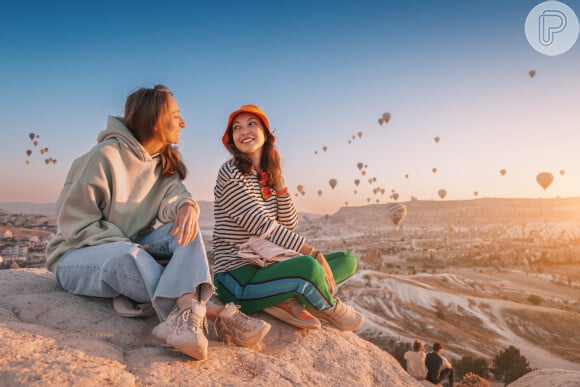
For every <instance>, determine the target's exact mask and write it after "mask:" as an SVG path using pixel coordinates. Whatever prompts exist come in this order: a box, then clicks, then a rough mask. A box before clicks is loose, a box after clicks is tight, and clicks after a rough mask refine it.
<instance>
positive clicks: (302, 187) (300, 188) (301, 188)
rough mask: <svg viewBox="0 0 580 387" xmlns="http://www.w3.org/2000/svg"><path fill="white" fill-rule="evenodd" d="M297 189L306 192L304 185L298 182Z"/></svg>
mask: <svg viewBox="0 0 580 387" xmlns="http://www.w3.org/2000/svg"><path fill="white" fill-rule="evenodd" d="M296 189H297V190H298V192H304V186H303V185H302V184H298V186H297V187H296Z"/></svg>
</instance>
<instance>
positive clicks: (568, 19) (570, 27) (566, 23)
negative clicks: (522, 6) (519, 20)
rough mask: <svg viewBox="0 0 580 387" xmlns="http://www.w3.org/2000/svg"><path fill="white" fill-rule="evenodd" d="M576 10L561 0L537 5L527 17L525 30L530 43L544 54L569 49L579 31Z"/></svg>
mask: <svg viewBox="0 0 580 387" xmlns="http://www.w3.org/2000/svg"><path fill="white" fill-rule="evenodd" d="M579 29H580V28H579V24H578V18H577V17H576V14H575V13H574V11H573V10H572V9H571V8H570V7H568V6H567V5H566V4H564V3H561V2H559V1H552V0H550V1H545V2H543V3H540V4H538V5H536V6H535V7H534V8H533V9H532V10H531V11H530V13H529V14H528V17H527V18H526V25H525V32H526V38H527V39H528V42H529V43H530V45H531V46H532V47H533V48H534V49H535V50H536V51H538V52H540V53H542V54H544V55H550V56H555V55H560V54H563V53H565V52H566V51H568V50H569V49H570V48H572V46H573V45H574V43H576V39H578V31H579Z"/></svg>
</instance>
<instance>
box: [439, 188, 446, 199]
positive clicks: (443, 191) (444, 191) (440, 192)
mask: <svg viewBox="0 0 580 387" xmlns="http://www.w3.org/2000/svg"><path fill="white" fill-rule="evenodd" d="M437 194H438V195H439V197H440V198H441V199H445V196H447V191H446V190H444V189H440V190H439V191H437Z"/></svg>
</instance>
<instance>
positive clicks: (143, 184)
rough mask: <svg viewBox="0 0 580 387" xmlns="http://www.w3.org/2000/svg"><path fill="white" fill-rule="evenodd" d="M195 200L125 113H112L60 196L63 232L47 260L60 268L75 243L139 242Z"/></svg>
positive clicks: (74, 167)
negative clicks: (163, 172) (144, 143)
mask: <svg viewBox="0 0 580 387" xmlns="http://www.w3.org/2000/svg"><path fill="white" fill-rule="evenodd" d="M186 202H188V203H192V204H193V205H195V206H196V208H198V209H199V207H198V205H197V203H196V202H195V201H194V200H193V199H192V197H191V194H190V193H189V192H188V191H187V189H186V187H185V185H184V184H183V182H182V181H181V180H180V179H179V176H178V175H177V174H175V175H171V176H167V175H166V176H162V175H161V160H160V158H159V156H156V157H153V156H151V155H150V154H149V153H148V152H147V151H146V150H145V148H143V146H142V145H141V143H139V141H137V139H136V138H135V137H134V136H133V134H132V133H131V131H130V130H129V129H127V128H126V127H125V125H124V123H123V119H122V118H119V117H112V116H109V119H108V122H107V128H106V129H105V130H104V131H102V132H101V133H99V136H98V138H97V145H96V146H95V147H93V148H92V149H91V150H90V151H89V152H88V153H86V154H84V155H83V156H81V157H79V158H78V159H76V160H75V161H74V162H73V164H72V166H71V168H70V171H69V173H68V175H67V177H66V180H65V182H64V187H63V189H62V191H61V193H60V196H59V198H58V201H57V222H58V232H57V233H56V235H55V236H54V237H52V238H51V240H50V241H49V243H48V246H47V248H46V255H47V260H46V264H47V267H48V269H49V270H50V271H53V272H54V271H55V270H56V264H57V263H58V260H59V258H60V257H61V256H62V255H63V254H64V253H65V252H66V251H67V250H69V249H71V248H79V247H83V246H94V245H99V244H102V243H108V242H119V241H127V242H128V241H135V238H136V237H137V236H139V235H141V234H144V233H146V232H148V231H151V230H152V229H153V226H154V225H155V223H156V221H157V220H159V221H160V222H161V223H169V222H173V220H174V219H175V216H176V214H177V209H178V208H179V206H181V204H183V203H186Z"/></svg>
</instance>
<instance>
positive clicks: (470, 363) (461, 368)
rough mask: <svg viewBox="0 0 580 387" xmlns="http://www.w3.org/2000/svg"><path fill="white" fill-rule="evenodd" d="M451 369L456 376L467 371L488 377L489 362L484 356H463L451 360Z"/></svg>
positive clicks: (461, 375) (460, 376)
mask: <svg viewBox="0 0 580 387" xmlns="http://www.w3.org/2000/svg"><path fill="white" fill-rule="evenodd" d="M453 369H454V370H455V372H456V375H457V377H458V378H462V377H463V375H466V374H468V373H473V374H476V375H479V376H481V377H482V378H484V379H488V378H489V364H488V362H487V359H486V358H484V357H479V358H473V357H472V356H463V357H462V358H461V359H460V360H454V361H453Z"/></svg>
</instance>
